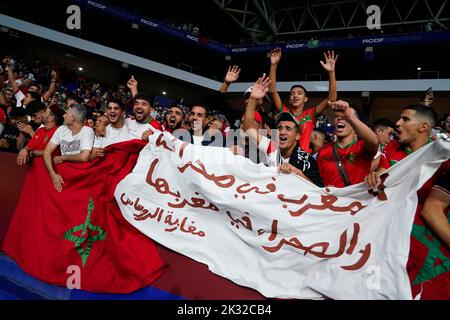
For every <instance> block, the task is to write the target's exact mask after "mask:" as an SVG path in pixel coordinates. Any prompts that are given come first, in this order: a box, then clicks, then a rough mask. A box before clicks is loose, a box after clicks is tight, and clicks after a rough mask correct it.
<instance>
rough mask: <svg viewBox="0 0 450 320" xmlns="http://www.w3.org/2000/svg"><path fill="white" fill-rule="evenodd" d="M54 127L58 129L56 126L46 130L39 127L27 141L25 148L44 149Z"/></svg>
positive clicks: (53, 131)
mask: <svg viewBox="0 0 450 320" xmlns="http://www.w3.org/2000/svg"><path fill="white" fill-rule="evenodd" d="M56 129H58V126H54V127H53V128H51V129H48V130H47V129H46V128H45V127H42V128H39V129H38V130H37V131H36V133H35V134H34V136H33V138H31V140H30V141H29V142H28V144H27V148H28V149H30V150H44V149H45V147H46V146H47V143H48V142H49V141H50V139H51V138H52V136H53V134H54V133H55V131H56Z"/></svg>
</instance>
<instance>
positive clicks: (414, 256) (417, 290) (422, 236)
mask: <svg viewBox="0 0 450 320" xmlns="http://www.w3.org/2000/svg"><path fill="white" fill-rule="evenodd" d="M435 119H436V115H435V113H434V111H433V109H431V108H430V107H427V106H424V105H420V104H419V105H409V106H407V107H405V108H404V109H403V111H402V114H401V115H400V120H398V121H397V123H396V132H397V136H398V140H397V141H395V140H394V141H392V142H391V143H389V144H388V145H387V146H386V148H385V149H384V151H383V155H382V158H381V161H380V166H379V167H378V169H377V170H376V171H374V172H372V173H370V174H369V175H368V176H367V177H366V178H365V179H364V181H365V182H366V184H367V185H368V186H369V188H376V187H379V185H380V183H381V179H380V175H381V174H382V173H383V172H384V171H386V170H387V169H388V168H390V167H391V166H393V165H395V164H396V163H397V162H399V161H401V160H402V159H404V158H406V157H407V156H408V155H409V154H411V153H413V152H415V151H417V150H419V149H420V148H422V147H423V146H425V145H426V144H428V143H429V142H431V140H430V135H431V131H432V128H433V127H434V124H435ZM449 164H450V162H449V161H447V162H444V163H443V164H442V165H441V166H440V167H439V169H438V170H437V171H436V173H435V174H434V175H433V177H432V178H431V179H429V180H428V181H427V182H426V183H425V184H424V185H423V186H422V188H421V189H420V190H419V191H417V196H418V203H417V210H416V215H415V217H414V223H413V227H412V230H411V246H410V253H409V260H408V263H407V266H406V269H407V271H408V275H409V278H410V282H411V287H412V294H413V296H415V297H420V298H422V299H450V290H449V288H450V263H449V262H450V248H449V247H448V246H446V245H445V243H442V242H441V241H445V238H444V239H441V240H439V239H438V238H437V237H436V235H440V234H442V232H441V230H440V227H442V226H440V227H438V228H436V225H435V224H434V223H433V222H432V221H430V220H429V219H428V220H427V213H426V212H425V214H422V209H423V207H424V203H425V200H426V199H427V197H428V195H429V194H430V191H431V189H432V186H433V184H434V182H435V181H436V180H437V179H438V178H439V177H440V176H441V175H443V174H444V172H445V171H448V168H449ZM424 218H425V220H424ZM430 222H431V223H430Z"/></svg>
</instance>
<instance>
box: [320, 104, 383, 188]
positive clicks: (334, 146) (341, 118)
mask: <svg viewBox="0 0 450 320" xmlns="http://www.w3.org/2000/svg"><path fill="white" fill-rule="evenodd" d="M330 106H331V108H332V109H333V111H334V115H335V118H334V125H335V127H336V131H335V133H336V140H337V141H336V142H334V143H329V144H327V145H325V146H323V147H322V148H321V149H320V150H319V152H318V155H317V164H318V166H319V172H320V176H321V177H322V179H323V183H324V185H325V186H333V187H338V188H342V187H345V186H346V185H352V184H356V183H359V182H362V181H363V180H364V177H365V176H366V175H367V174H368V173H369V172H370V165H371V163H372V159H373V156H374V155H375V153H376V152H377V149H378V140H377V136H376V135H375V133H374V132H373V131H372V130H371V129H370V128H369V127H368V126H367V125H365V124H364V122H362V121H361V120H359V118H358V114H357V113H356V111H355V109H353V108H352V107H350V105H349V104H348V102H346V101H342V100H340V101H334V102H330ZM358 137H359V138H360V139H361V140H358ZM335 152H336V153H337V157H336V155H335ZM338 167H340V168H342V170H339V169H338Z"/></svg>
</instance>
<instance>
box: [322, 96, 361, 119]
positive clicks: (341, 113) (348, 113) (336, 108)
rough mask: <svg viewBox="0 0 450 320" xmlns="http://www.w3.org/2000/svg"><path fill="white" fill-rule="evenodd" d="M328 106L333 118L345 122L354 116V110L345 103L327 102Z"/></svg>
mask: <svg viewBox="0 0 450 320" xmlns="http://www.w3.org/2000/svg"><path fill="white" fill-rule="evenodd" d="M328 105H329V106H330V107H331V109H332V110H333V112H334V116H335V117H341V118H343V119H344V120H345V119H349V118H351V117H353V116H354V115H355V110H354V109H353V108H352V107H350V105H349V104H348V102H347V101H343V100H339V101H328Z"/></svg>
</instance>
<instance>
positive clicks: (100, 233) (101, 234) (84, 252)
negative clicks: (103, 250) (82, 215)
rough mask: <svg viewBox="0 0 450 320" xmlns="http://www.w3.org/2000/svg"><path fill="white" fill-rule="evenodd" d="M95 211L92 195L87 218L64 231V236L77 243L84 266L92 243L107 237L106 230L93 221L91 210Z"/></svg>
mask: <svg viewBox="0 0 450 320" xmlns="http://www.w3.org/2000/svg"><path fill="white" fill-rule="evenodd" d="M92 211H94V202H93V201H92V197H89V204H88V207H87V212H88V213H87V216H86V220H85V221H84V223H83V224H81V225H78V226H75V227H73V228H72V229H70V230H69V231H66V232H65V233H64V238H65V239H67V240H69V241H72V242H73V243H74V244H75V248H76V249H77V251H78V254H79V255H80V257H81V261H82V266H83V268H84V266H85V265H86V262H87V259H88V258H89V255H90V254H91V249H92V244H93V243H94V242H95V241H101V240H105V238H106V232H105V230H103V229H102V228H100V226H94V225H92V223H91V212H92ZM79 231H82V232H81V235H80V236H76V235H75V233H76V232H79ZM94 232H97V234H96V235H94ZM85 242H87V245H86V248H83V244H84V243H85Z"/></svg>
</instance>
